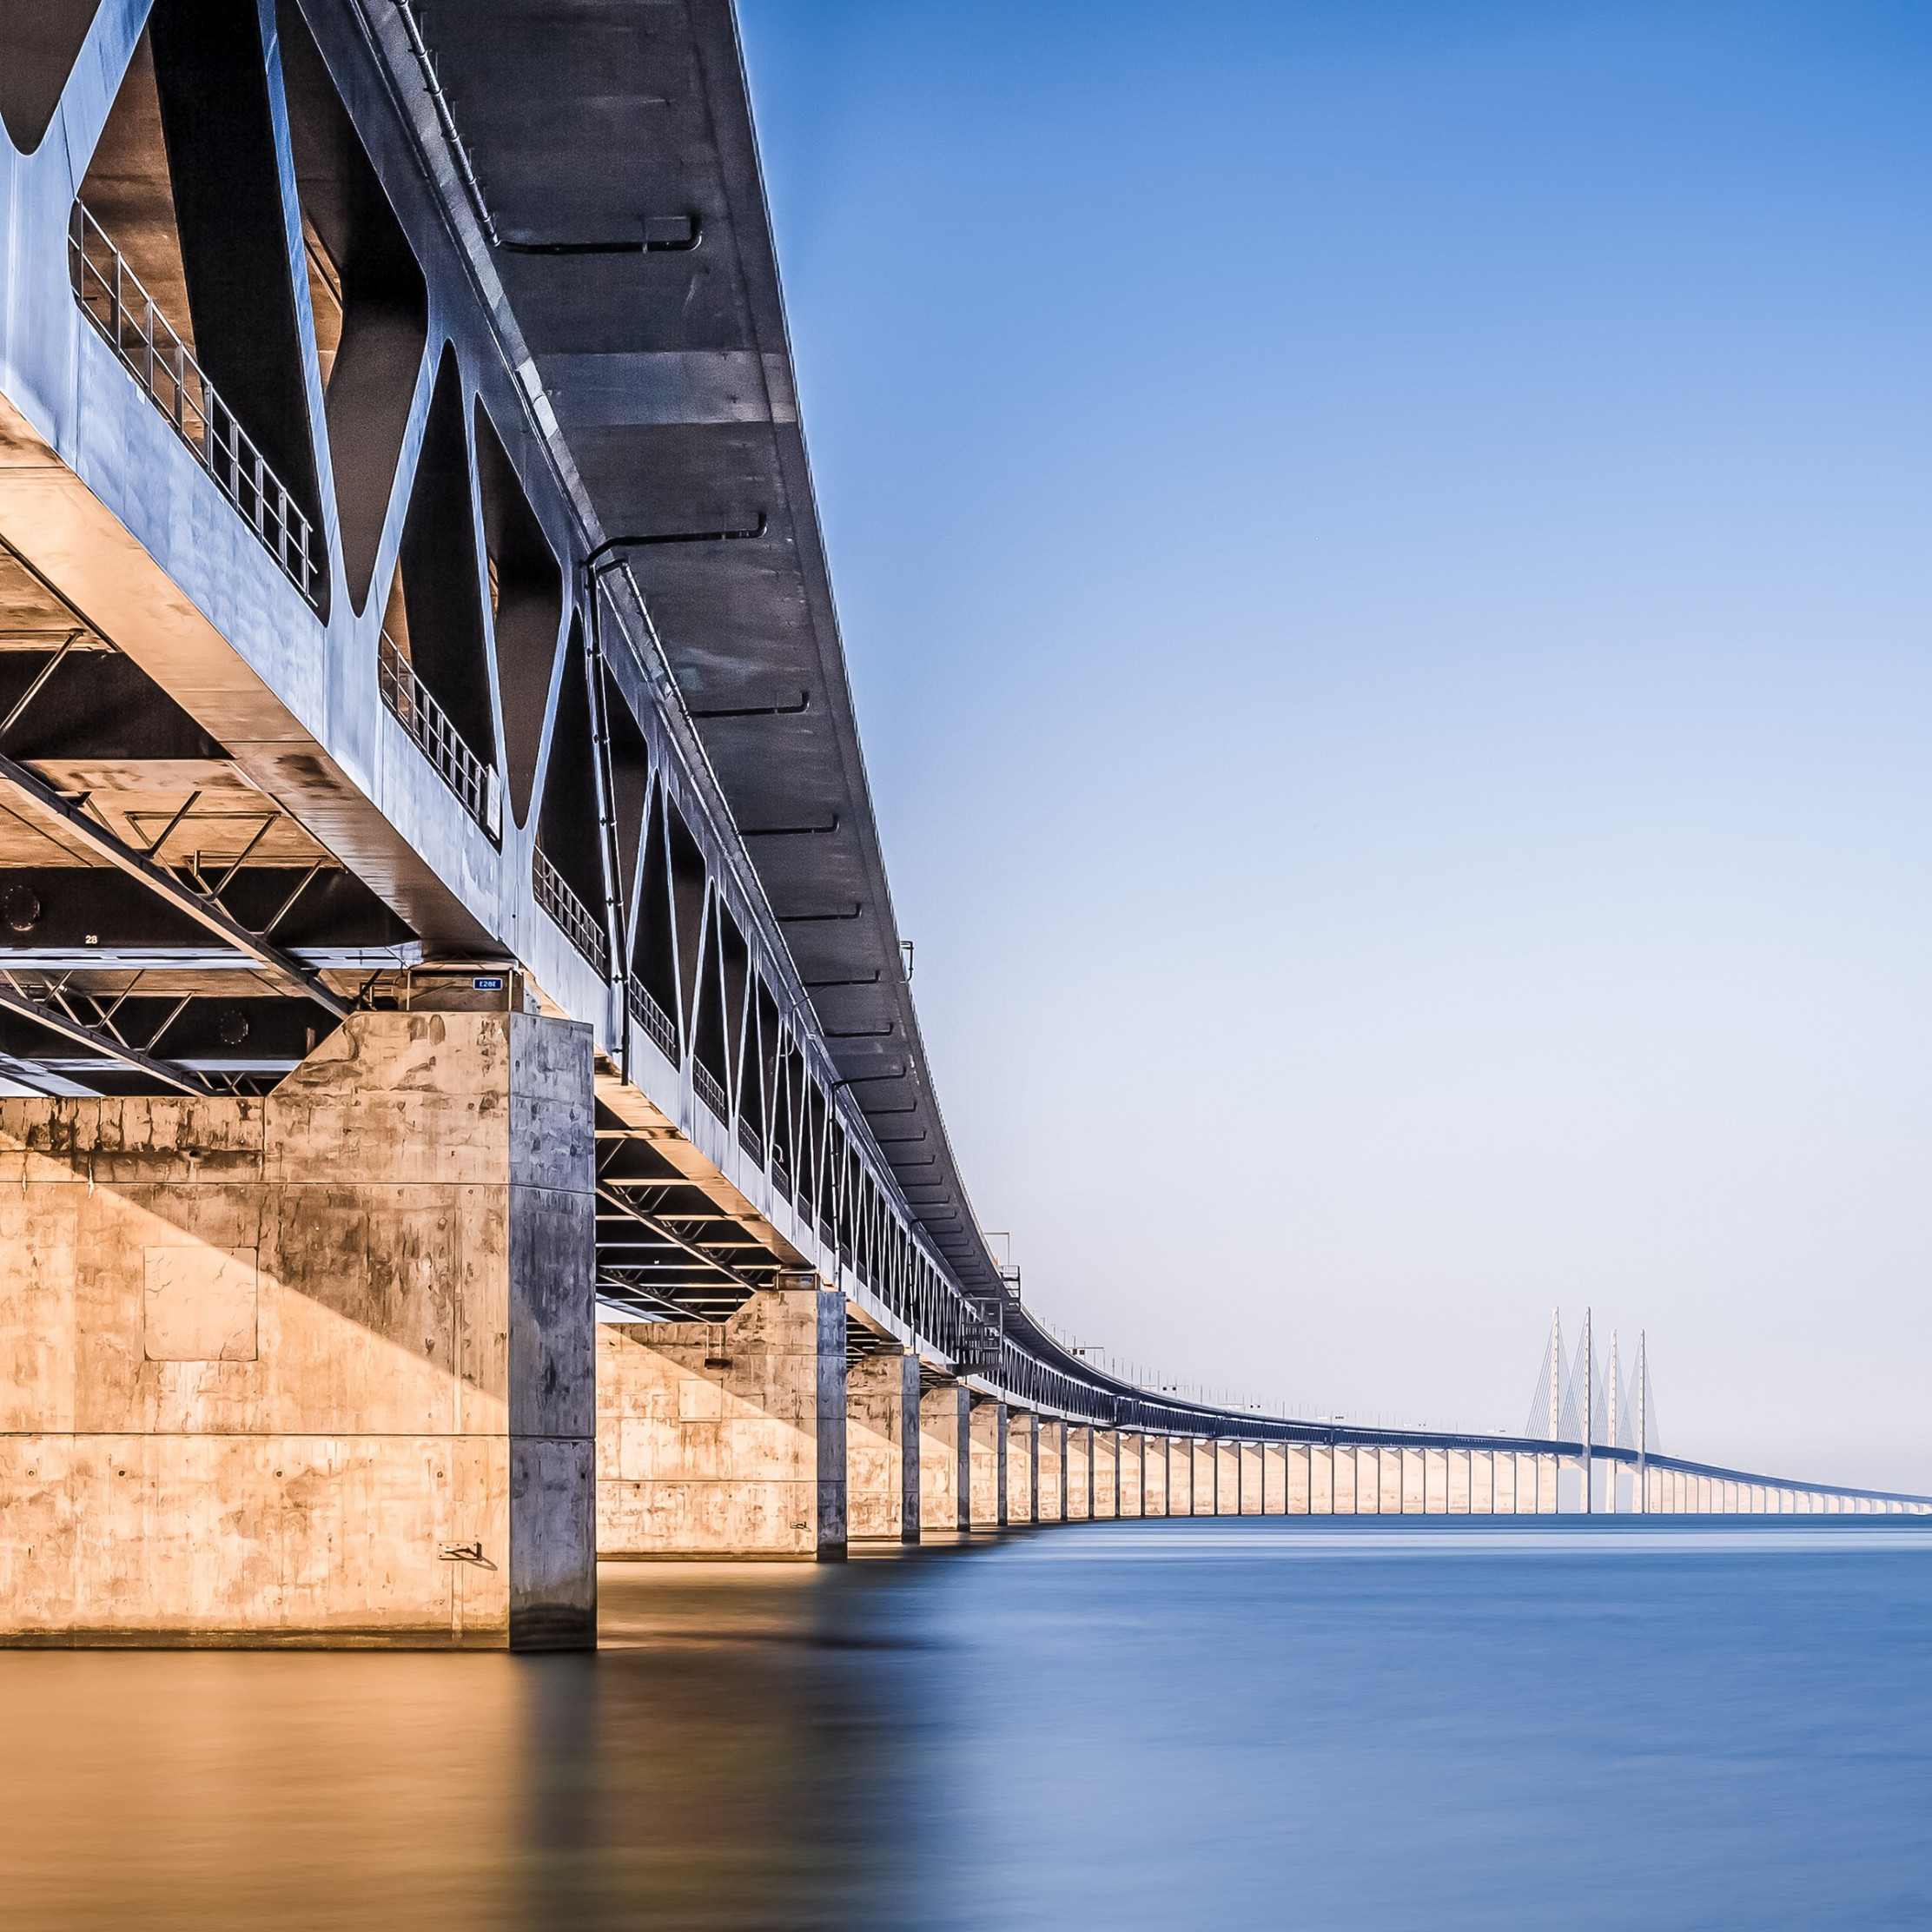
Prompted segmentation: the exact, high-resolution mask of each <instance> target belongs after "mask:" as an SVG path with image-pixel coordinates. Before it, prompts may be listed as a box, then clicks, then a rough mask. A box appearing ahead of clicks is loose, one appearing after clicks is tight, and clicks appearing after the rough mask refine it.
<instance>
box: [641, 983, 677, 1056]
mask: <svg viewBox="0 0 1932 1932" xmlns="http://www.w3.org/2000/svg"><path fill="white" fill-rule="evenodd" d="M631 1017H632V1019H633V1020H635V1021H636V1022H637V1023H638V1025H639V1026H640V1027H642V1028H643V1029H644V1030H645V1035H646V1036H647V1037H648V1038H649V1039H650V1040H651V1041H652V1042H653V1043H654V1044H655V1045H656V1047H657V1049H658V1051H659V1052H660V1053H661V1054H663V1055H664V1056H665V1059H666V1060H668V1061H669V1062H671V1063H672V1066H673V1067H675V1066H676V1065H677V1064H678V1029H677V1028H676V1027H675V1026H674V1025H673V1024H672V1019H671V1016H670V1015H669V1014H668V1013H666V1012H665V1009H663V1008H662V1007H661V1006H659V1005H658V1002H657V1001H656V1000H655V999H654V998H653V997H652V992H651V989H650V988H649V987H648V986H646V985H645V983H644V982H643V981H642V980H640V979H633V980H632V982H631Z"/></svg>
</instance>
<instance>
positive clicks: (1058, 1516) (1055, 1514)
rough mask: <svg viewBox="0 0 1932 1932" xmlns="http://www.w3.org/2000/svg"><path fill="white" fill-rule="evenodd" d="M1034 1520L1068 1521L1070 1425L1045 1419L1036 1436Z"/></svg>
mask: <svg viewBox="0 0 1932 1932" xmlns="http://www.w3.org/2000/svg"><path fill="white" fill-rule="evenodd" d="M1033 1454H1034V1467H1035V1470H1036V1471H1037V1475H1036V1476H1035V1486H1034V1492H1033V1497H1034V1501H1033V1519H1034V1521H1035V1522H1036V1523H1064V1522H1065V1521H1066V1520H1067V1425H1066V1424H1065V1423H1064V1422H1062V1421H1059V1420H1049V1421H1042V1423H1041V1424H1040V1426H1039V1430H1038V1432H1037V1433H1036V1434H1035V1437H1034V1450H1033Z"/></svg>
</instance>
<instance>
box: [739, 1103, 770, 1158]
mask: <svg viewBox="0 0 1932 1932" xmlns="http://www.w3.org/2000/svg"><path fill="white" fill-rule="evenodd" d="M738 1145H739V1146H740V1147H741V1148H744V1151H745V1153H747V1154H748V1155H751V1158H752V1160H754V1161H757V1162H758V1165H759V1166H760V1167H761V1168H762V1167H763V1166H764V1142H763V1141H760V1140H759V1138H758V1128H755V1127H753V1126H752V1125H751V1121H748V1120H746V1119H745V1117H744V1115H742V1114H740V1115H738Z"/></svg>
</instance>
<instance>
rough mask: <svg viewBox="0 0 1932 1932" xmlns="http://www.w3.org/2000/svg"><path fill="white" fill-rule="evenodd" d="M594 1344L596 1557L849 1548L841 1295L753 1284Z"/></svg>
mask: <svg viewBox="0 0 1932 1932" xmlns="http://www.w3.org/2000/svg"><path fill="white" fill-rule="evenodd" d="M597 1342H598V1359H597V1410H598V1470H597V1553H598V1554H599V1556H600V1557H605V1558H619V1559H621V1558H640V1557H801V1558H831V1559H836V1558H840V1557H843V1556H844V1554H845V1546H846V1472H845V1299H844V1296H843V1295H841V1294H836V1293H833V1292H830V1291H827V1290H821V1289H819V1288H817V1287H783V1288H775V1289H766V1290H761V1291H760V1292H758V1293H757V1294H753V1295H752V1296H751V1298H750V1299H749V1300H747V1301H746V1302H745V1303H744V1306H743V1307H741V1308H739V1309H738V1312H737V1313H735V1314H734V1315H732V1316H731V1320H728V1321H723V1322H702V1321H665V1322H637V1323H610V1322H606V1323H604V1324H601V1325H599V1328H598V1332H597ZM895 1366H896V1364H895Z"/></svg>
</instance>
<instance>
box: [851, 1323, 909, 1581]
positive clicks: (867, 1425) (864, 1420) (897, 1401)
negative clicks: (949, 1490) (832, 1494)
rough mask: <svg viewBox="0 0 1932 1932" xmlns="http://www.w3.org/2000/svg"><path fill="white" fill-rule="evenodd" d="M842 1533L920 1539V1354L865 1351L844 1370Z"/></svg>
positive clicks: (895, 1539)
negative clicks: (844, 1514)
mask: <svg viewBox="0 0 1932 1932" xmlns="http://www.w3.org/2000/svg"><path fill="white" fill-rule="evenodd" d="M845 1481H846V1492H845V1510H846V1533H847V1534H848V1535H849V1536H850V1537H852V1538H854V1539H857V1538H866V1539H868V1540H870V1541H882V1540H883V1541H890V1542H897V1543H916V1542H917V1541H918V1540H919V1358H918V1357H917V1356H916V1355H911V1354H900V1353H897V1352H891V1353H881V1354H877V1355H867V1356H864V1357H863V1358H862V1359H861V1360H858V1361H856V1362H854V1363H852V1364H851V1366H850V1367H849V1368H848V1369H847V1370H846V1373H845Z"/></svg>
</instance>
